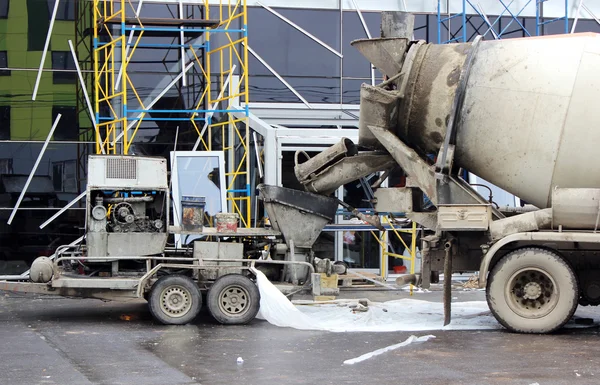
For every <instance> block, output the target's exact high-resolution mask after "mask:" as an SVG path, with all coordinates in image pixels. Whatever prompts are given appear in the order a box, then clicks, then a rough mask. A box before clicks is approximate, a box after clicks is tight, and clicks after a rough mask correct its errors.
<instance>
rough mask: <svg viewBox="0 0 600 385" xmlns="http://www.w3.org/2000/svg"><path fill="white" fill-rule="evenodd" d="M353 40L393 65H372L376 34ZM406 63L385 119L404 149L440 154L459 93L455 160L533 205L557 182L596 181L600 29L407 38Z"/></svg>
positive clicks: (590, 184)
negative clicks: (464, 38)
mask: <svg viewBox="0 0 600 385" xmlns="http://www.w3.org/2000/svg"><path fill="white" fill-rule="evenodd" d="M353 44H354V45H355V46H356V48H358V49H359V50H360V51H361V52H362V53H363V54H364V55H365V56H367V58H368V59H369V60H371V62H373V63H374V64H375V66H377V67H378V68H389V67H390V66H389V65H388V66H383V65H381V64H380V65H378V63H377V61H379V62H381V61H382V60H385V58H384V59H382V55H376V54H375V53H373V52H377V50H373V47H372V45H373V44H378V42H377V41H371V42H370V43H368V40H362V41H357V42H354V43H353ZM386 44H387V45H389V42H386ZM361 45H364V46H365V48H366V47H367V46H368V45H370V47H368V48H369V49H363V48H361ZM405 47H406V45H405V44H404V43H403V42H401V41H399V42H398V49H405ZM381 49H382V50H384V49H389V48H387V47H385V48H384V47H383V46H382V48H381ZM411 49H412V50H414V52H412V53H411V52H410V50H411ZM388 56H389V55H388ZM386 57H387V56H386ZM469 57H472V66H471V67H470V69H469V67H468V65H467V63H469V60H468V59H469ZM403 60H404V68H403V71H405V72H406V73H408V74H409V75H408V77H407V79H403V78H402V77H400V78H399V80H398V81H397V83H396V85H397V87H398V89H399V88H400V87H401V86H402V83H403V82H406V84H407V85H406V87H405V90H406V91H405V93H404V94H403V95H400V100H399V108H398V111H397V112H396V116H390V119H393V121H394V122H397V123H395V125H396V129H395V131H396V135H398V136H399V137H400V139H402V140H403V141H404V142H406V143H407V144H409V145H410V146H411V147H413V148H415V149H416V150H418V151H420V152H421V153H437V151H438V150H439V148H440V146H441V145H442V143H443V141H444V138H445V134H446V130H447V128H448V124H449V122H450V120H451V119H452V116H453V111H452V108H453V106H454V104H455V99H456V98H457V94H458V95H459V96H462V98H463V101H462V105H461V106H460V108H459V109H458V110H457V115H456V119H455V120H454V121H455V122H456V124H455V126H454V130H456V140H455V144H456V153H455V164H457V165H458V166H461V167H464V168H466V169H468V170H469V171H471V172H473V173H474V174H476V175H478V176H480V177H482V178H484V179H486V180H488V181H490V182H492V183H494V184H495V185H497V186H499V187H501V188H503V189H505V190H507V191H509V192H511V193H513V194H515V195H517V196H519V197H521V198H522V199H524V200H526V201H527V202H529V203H532V204H534V205H536V206H538V207H540V208H543V207H549V206H550V204H551V197H552V189H553V187H554V186H560V187H571V188H575V187H586V188H598V187H600V162H594V161H590V160H591V159H592V158H591V157H592V156H593V154H595V152H596V147H597V143H600V129H598V127H600V109H599V108H598V107H597V103H598V100H600V77H598V73H600V35H598V34H594V33H584V34H574V35H559V36H548V37H534V38H519V39H508V40H495V41H480V42H479V43H476V44H473V43H462V44H447V45H433V44H422V43H421V44H420V45H417V44H413V45H412V46H411V48H409V51H408V52H407V54H406V55H405V57H404V59H403ZM408 60H410V61H411V62H410V63H408ZM465 74H468V76H465ZM387 75H388V76H390V77H391V76H392V74H387ZM465 79H467V80H466V81H465ZM461 82H463V85H464V92H463V93H460V92H457V89H460V85H461ZM361 115H362V112H361ZM361 118H362V116H361Z"/></svg>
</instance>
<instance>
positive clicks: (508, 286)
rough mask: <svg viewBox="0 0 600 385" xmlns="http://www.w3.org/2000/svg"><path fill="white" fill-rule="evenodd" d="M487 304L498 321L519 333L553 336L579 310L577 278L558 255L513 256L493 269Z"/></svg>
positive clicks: (523, 252) (528, 251)
mask: <svg viewBox="0 0 600 385" xmlns="http://www.w3.org/2000/svg"><path fill="white" fill-rule="evenodd" d="M486 294H487V295H486V297H487V302H488V305H489V307H490V310H491V311H492V313H493V314H494V316H495V317H496V319H497V320H498V321H499V322H500V323H501V324H502V325H503V326H504V327H505V328H507V329H509V330H511V331H514V332H519V333H550V332H552V331H554V330H556V329H559V328H560V327H561V326H563V325H564V324H565V323H566V322H567V321H568V320H569V319H571V317H572V316H573V313H574V312H575V309H576V308H577V299H578V288H577V278H576V276H575V274H574V273H573V270H572V269H571V267H570V266H569V265H568V264H567V262H566V261H565V260H564V259H563V258H562V257H561V256H560V255H558V254H556V253H554V252H552V251H549V250H546V249H540V248H533V247H532V248H523V249H518V250H515V251H512V252H510V253H509V254H507V255H506V256H505V257H503V258H502V259H501V260H500V261H499V262H498V263H497V264H496V265H495V266H494V268H493V269H492V271H491V272H490V275H489V278H488V284H487V293H486Z"/></svg>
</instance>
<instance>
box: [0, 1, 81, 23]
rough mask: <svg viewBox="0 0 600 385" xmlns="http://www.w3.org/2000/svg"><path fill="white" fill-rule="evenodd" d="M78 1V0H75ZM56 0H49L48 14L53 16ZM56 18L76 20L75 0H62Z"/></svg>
mask: <svg viewBox="0 0 600 385" xmlns="http://www.w3.org/2000/svg"><path fill="white" fill-rule="evenodd" d="M0 1H2V0H0ZM75 1H77V0H75ZM55 2H56V0H47V2H46V3H47V4H48V15H49V17H52V11H53V10H54V4H55ZM69 10H73V17H72V18H70V14H69ZM56 20H62V21H75V2H74V1H69V0H62V1H61V2H60V4H59V5H58V10H57V12H56Z"/></svg>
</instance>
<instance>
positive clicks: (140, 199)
mask: <svg viewBox="0 0 600 385" xmlns="http://www.w3.org/2000/svg"><path fill="white" fill-rule="evenodd" d="M103 200H104V201H105V202H107V203H119V202H153V201H154V197H153V196H144V197H128V198H125V197H120V198H113V197H110V198H103Z"/></svg>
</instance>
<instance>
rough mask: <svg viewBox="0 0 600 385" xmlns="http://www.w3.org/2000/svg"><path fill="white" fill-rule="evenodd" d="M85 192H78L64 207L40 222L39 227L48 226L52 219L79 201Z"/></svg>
mask: <svg viewBox="0 0 600 385" xmlns="http://www.w3.org/2000/svg"><path fill="white" fill-rule="evenodd" d="M86 193H87V191H84V192H82V193H81V194H79V196H78V197H77V198H75V199H73V200H72V201H71V202H69V203H68V204H67V205H66V206H65V207H63V208H62V209H60V210H59V211H58V212H57V213H56V214H54V215H53V216H51V217H50V219H48V220H47V221H46V222H44V223H42V224H41V225H40V229H43V228H44V227H46V226H48V225H49V224H50V223H51V222H52V221H53V220H55V219H56V218H58V217H59V216H60V215H61V214H62V213H64V212H65V211H67V210H68V209H70V208H71V207H72V206H73V205H74V204H75V203H77V202H79V201H80V200H81V199H82V198H83V197H84V196H85V194H86Z"/></svg>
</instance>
